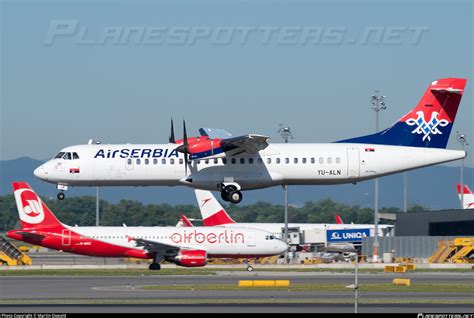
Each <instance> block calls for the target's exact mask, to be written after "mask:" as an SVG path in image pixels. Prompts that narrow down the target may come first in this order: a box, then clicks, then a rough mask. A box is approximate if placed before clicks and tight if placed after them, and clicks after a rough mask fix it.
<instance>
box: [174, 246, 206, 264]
mask: <svg viewBox="0 0 474 318" xmlns="http://www.w3.org/2000/svg"><path fill="white" fill-rule="evenodd" d="M174 263H175V264H176V265H179V266H184V267H201V266H205V265H206V264H207V252H206V251H203V250H181V251H179V253H178V255H176V256H175V258H174Z"/></svg>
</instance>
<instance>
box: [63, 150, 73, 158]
mask: <svg viewBox="0 0 474 318" xmlns="http://www.w3.org/2000/svg"><path fill="white" fill-rule="evenodd" d="M63 159H65V160H71V153H70V152H66V153H65V154H64V156H63Z"/></svg>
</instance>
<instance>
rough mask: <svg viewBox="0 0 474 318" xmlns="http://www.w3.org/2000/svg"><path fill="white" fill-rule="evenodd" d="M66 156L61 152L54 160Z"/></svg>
mask: <svg viewBox="0 0 474 318" xmlns="http://www.w3.org/2000/svg"><path fill="white" fill-rule="evenodd" d="M63 156H64V152H60V153H58V154H57V155H56V157H54V159H61V158H62V157H63Z"/></svg>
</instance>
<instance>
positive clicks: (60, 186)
mask: <svg viewBox="0 0 474 318" xmlns="http://www.w3.org/2000/svg"><path fill="white" fill-rule="evenodd" d="M56 188H57V189H58V190H59V193H58V195H57V196H56V197H57V198H58V200H64V198H65V197H66V194H65V193H64V191H67V185H64V184H58V186H57V187H56Z"/></svg>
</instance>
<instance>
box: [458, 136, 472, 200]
mask: <svg viewBox="0 0 474 318" xmlns="http://www.w3.org/2000/svg"><path fill="white" fill-rule="evenodd" d="M456 136H457V140H458V141H459V142H460V143H461V147H462V150H463V151H465V149H464V148H465V147H464V146H468V145H469V143H468V142H467V140H466V135H464V134H461V133H460V132H459V131H456ZM460 191H461V209H464V159H462V160H461V189H460Z"/></svg>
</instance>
